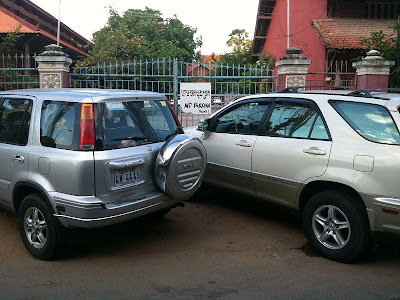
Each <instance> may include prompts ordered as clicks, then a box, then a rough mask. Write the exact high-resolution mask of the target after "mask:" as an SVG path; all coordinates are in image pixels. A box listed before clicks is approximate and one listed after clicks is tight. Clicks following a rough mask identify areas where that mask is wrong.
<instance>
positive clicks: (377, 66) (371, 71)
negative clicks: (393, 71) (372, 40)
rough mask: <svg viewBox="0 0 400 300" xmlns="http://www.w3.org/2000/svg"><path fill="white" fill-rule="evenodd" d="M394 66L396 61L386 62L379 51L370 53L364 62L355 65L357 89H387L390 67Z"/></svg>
mask: <svg viewBox="0 0 400 300" xmlns="http://www.w3.org/2000/svg"><path fill="white" fill-rule="evenodd" d="M394 64H395V62H394V61H389V60H385V59H384V58H383V57H382V56H381V53H380V52H379V51H377V50H371V51H369V52H368V53H367V57H364V58H363V60H362V61H357V62H354V63H353V67H354V68H356V71H357V89H358V90H363V89H378V88H387V87H388V86H389V75H390V67H392V66H394Z"/></svg>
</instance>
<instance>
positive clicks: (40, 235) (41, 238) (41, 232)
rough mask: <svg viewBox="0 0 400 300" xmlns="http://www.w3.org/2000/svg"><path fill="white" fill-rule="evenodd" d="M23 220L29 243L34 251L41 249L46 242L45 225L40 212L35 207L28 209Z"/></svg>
mask: <svg viewBox="0 0 400 300" xmlns="http://www.w3.org/2000/svg"><path fill="white" fill-rule="evenodd" d="M24 220H25V224H24V229H25V235H26V237H27V239H28V241H29V243H30V244H31V245H32V246H33V247H35V248H36V249H41V248H43V247H44V245H45V244H46V240H47V224H46V219H45V218H44V216H43V214H42V212H41V211H40V210H39V209H38V208H36V207H30V208H29V209H27V210H26V212H25V216H24Z"/></svg>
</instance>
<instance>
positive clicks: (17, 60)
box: [0, 53, 39, 91]
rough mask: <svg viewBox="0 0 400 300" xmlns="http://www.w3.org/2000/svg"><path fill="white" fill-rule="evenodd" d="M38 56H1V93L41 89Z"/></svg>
mask: <svg viewBox="0 0 400 300" xmlns="http://www.w3.org/2000/svg"><path fill="white" fill-rule="evenodd" d="M35 57H36V54H33V55H30V54H28V55H23V54H17V53H14V54H4V53H2V54H0V91H6V90H13V89H29V88H38V87H39V73H38V70H37V64H36V61H35Z"/></svg>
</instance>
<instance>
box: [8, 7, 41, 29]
mask: <svg viewBox="0 0 400 300" xmlns="http://www.w3.org/2000/svg"><path fill="white" fill-rule="evenodd" d="M19 26H21V27H19ZM18 27H19V32H21V33H34V32H37V31H34V30H32V29H30V28H28V27H26V26H24V25H22V24H21V23H20V22H18V21H17V20H15V19H14V18H12V17H10V16H9V15H7V14H5V13H4V12H2V11H1V10H0V33H8V32H13V31H15V30H16V29H17V28H18Z"/></svg>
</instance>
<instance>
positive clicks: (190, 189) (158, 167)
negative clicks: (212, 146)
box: [155, 134, 207, 200]
mask: <svg viewBox="0 0 400 300" xmlns="http://www.w3.org/2000/svg"><path fill="white" fill-rule="evenodd" d="M206 163H207V156H206V150H205V148H204V145H203V143H202V142H201V141H200V140H199V139H198V138H195V137H192V136H189V135H186V134H178V135H175V136H173V137H171V138H169V139H168V140H167V141H166V142H165V144H164V146H163V147H162V148H161V150H160V152H159V153H158V155H157V160H156V164H155V181H156V183H157V186H158V187H159V188H160V190H161V191H163V192H164V193H165V194H167V195H168V196H169V197H171V198H174V199H178V200H185V199H188V198H190V197H191V196H192V195H193V194H194V193H195V192H196V191H197V189H198V188H199V187H200V185H201V182H202V181H203V177H204V172H205V169H206Z"/></svg>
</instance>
